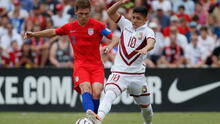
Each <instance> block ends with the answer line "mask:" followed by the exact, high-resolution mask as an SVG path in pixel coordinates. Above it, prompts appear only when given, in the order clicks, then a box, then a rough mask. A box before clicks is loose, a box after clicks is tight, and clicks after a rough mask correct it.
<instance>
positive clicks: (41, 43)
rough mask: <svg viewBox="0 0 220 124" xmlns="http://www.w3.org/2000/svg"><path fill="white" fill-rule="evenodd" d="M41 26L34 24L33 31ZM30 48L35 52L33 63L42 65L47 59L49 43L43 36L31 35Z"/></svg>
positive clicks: (38, 29)
mask: <svg viewBox="0 0 220 124" xmlns="http://www.w3.org/2000/svg"><path fill="white" fill-rule="evenodd" d="M40 30H41V28H40V26H39V25H35V26H34V28H33V31H34V32H36V31H40ZM30 42H31V50H33V51H34V53H35V55H36V56H35V60H34V61H35V63H37V64H38V65H39V66H40V67H44V66H45V64H46V63H47V60H48V55H49V43H46V42H48V41H46V40H45V38H43V37H39V38H36V37H32V38H31V41H30Z"/></svg>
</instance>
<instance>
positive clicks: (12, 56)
mask: <svg viewBox="0 0 220 124" xmlns="http://www.w3.org/2000/svg"><path fill="white" fill-rule="evenodd" d="M8 55H9V59H8V63H7V66H8V67H16V64H17V63H18V62H19V58H20V56H21V51H20V47H19V46H18V43H17V41H15V40H14V41H12V42H11V48H10V49H9V50H8Z"/></svg>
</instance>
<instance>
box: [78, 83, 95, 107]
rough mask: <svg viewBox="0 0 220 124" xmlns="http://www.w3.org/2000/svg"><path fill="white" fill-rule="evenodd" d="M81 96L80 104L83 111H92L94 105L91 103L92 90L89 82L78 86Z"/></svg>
mask: <svg viewBox="0 0 220 124" xmlns="http://www.w3.org/2000/svg"><path fill="white" fill-rule="evenodd" d="M79 87H80V90H81V94H82V104H83V108H84V110H85V111H87V110H92V111H94V103H93V101H92V88H91V85H90V82H83V83H81V84H80V85H79Z"/></svg>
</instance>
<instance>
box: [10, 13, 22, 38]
mask: <svg viewBox="0 0 220 124" xmlns="http://www.w3.org/2000/svg"><path fill="white" fill-rule="evenodd" d="M9 18H10V22H11V23H12V25H13V27H14V28H15V29H16V30H17V32H18V33H19V34H20V33H21V32H22V31H23V24H24V20H25V19H24V18H21V17H19V11H18V10H17V9H14V11H12V13H11V15H10V17H9Z"/></svg>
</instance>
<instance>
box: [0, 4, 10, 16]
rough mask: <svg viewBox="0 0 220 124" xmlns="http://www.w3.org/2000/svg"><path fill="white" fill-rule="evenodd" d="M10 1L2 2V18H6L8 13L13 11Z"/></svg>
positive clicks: (0, 7) (0, 13) (0, 11)
mask: <svg viewBox="0 0 220 124" xmlns="http://www.w3.org/2000/svg"><path fill="white" fill-rule="evenodd" d="M10 4H11V3H10V1H9V0H0V17H1V16H6V15H7V13H8V11H9V10H10V9H11V7H10Z"/></svg>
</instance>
